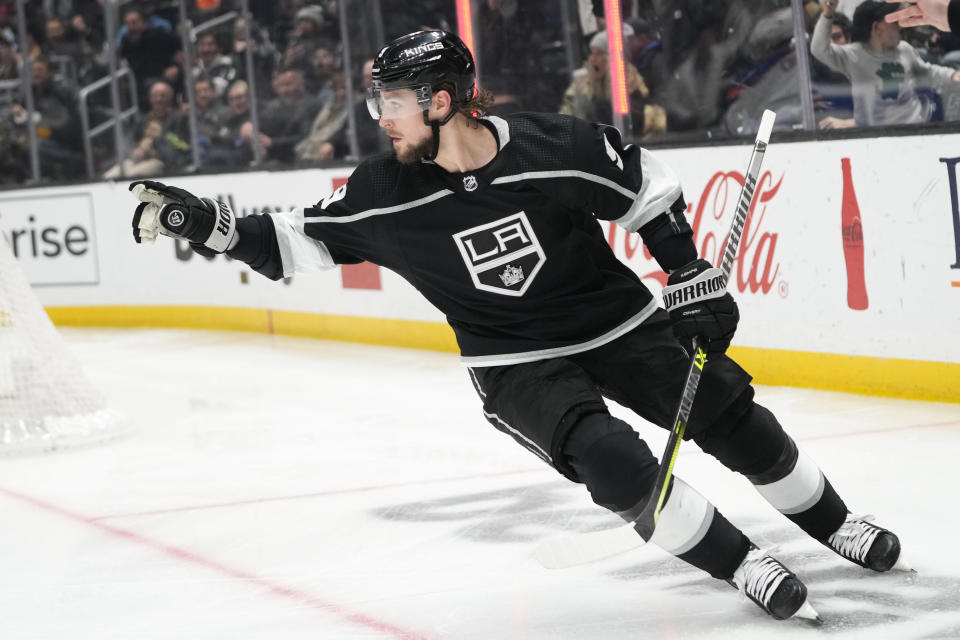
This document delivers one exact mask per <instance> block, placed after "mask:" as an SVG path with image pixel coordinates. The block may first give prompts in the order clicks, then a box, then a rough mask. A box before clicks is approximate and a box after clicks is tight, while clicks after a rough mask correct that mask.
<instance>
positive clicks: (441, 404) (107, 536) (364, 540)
mask: <svg viewBox="0 0 960 640" xmlns="http://www.w3.org/2000/svg"><path fill="white" fill-rule="evenodd" d="M65 333H66V335H67V337H68V340H69V341H70V343H71V345H72V346H73V348H74V351H75V352H76V353H77V355H78V356H79V357H80V359H81V361H82V362H83V363H84V366H85V368H86V370H87V373H88V375H89V376H90V377H91V378H93V380H94V381H95V383H96V384H98V385H99V386H100V387H101V388H102V389H104V390H105V391H106V392H107V394H108V395H109V396H110V400H111V403H112V405H113V406H114V407H115V408H117V409H120V410H122V411H124V412H126V413H128V414H129V415H131V416H133V418H134V420H135V423H136V431H135V433H133V434H132V435H130V436H128V437H126V438H124V439H122V440H118V441H114V442H111V443H107V444H104V445H98V446H93V447H88V448H85V449H78V450H70V451H62V452H58V453H53V454H46V455H34V456H30V457H15V458H2V457H0V639H2V640H27V639H30V640H34V639H36V640H39V639H43V640H60V639H64V640H84V639H87V638H96V639H98V640H106V639H124V640H136V639H142V638H151V639H152V638H157V639H159V638H163V639H166V638H171V639H177V640H180V639H203V640H206V639H220V638H223V639H227V638H229V639H230V640H245V639H252V638H257V639H260V638H263V639H271V640H273V639H277V640H287V639H291V640H293V639H300V638H312V639H315V638H323V639H327V638H390V637H397V638H458V639H459V638H463V639H478V640H479V639H489V638H534V639H536V638H544V639H548V638H549V639H554V638H558V639H570V638H585V639H586V638H589V639H608V638H609V639H615V638H730V639H731V640H753V639H759V638H764V639H766V638H768V637H770V636H771V634H774V633H775V634H776V637H777V638H810V637H813V636H824V637H830V638H832V639H837V640H848V639H850V640H852V639H859V638H863V639H865V640H878V639H881V638H896V639H901V638H958V637H960V554H958V553H957V549H958V543H957V538H958V528H960V515H958V506H957V504H958V502H957V493H958V489H960V471H958V464H960V461H958V452H960V405H948V404H932V403H919V402H908V401H897V400H888V399H879V398H869V397H863V396H854V395H846V394H838V393H825V392H814V391H806V390H795V389H787V388H774V387H761V388H759V390H758V400H759V401H760V402H761V403H763V404H765V405H766V406H768V407H769V408H771V409H772V410H773V411H774V413H776V414H777V415H778V417H779V418H780V421H781V422H782V423H783V424H784V425H785V427H786V428H787V430H788V431H789V432H790V433H791V434H792V435H793V436H794V438H795V439H796V440H797V441H798V443H799V444H800V446H801V447H803V448H804V449H805V450H806V451H807V452H809V453H810V454H811V456H812V457H813V458H814V459H815V460H816V461H817V462H818V463H819V464H820V466H821V467H822V468H823V469H824V470H825V471H826V472H827V475H828V477H829V478H830V479H831V481H832V482H833V484H834V485H835V486H836V487H837V489H838V490H839V491H840V493H841V495H842V496H843V497H844V498H845V499H846V501H847V504H848V505H849V506H850V508H851V509H853V510H854V511H855V512H857V513H873V514H876V515H877V517H878V520H877V521H878V522H879V523H881V524H884V525H886V526H888V527H890V528H891V529H893V530H894V531H895V532H897V533H898V534H899V535H900V537H901V540H902V542H903V544H904V548H905V554H906V556H907V557H908V558H909V560H910V561H911V562H912V564H913V565H914V567H915V568H916V569H917V571H918V573H917V574H906V573H894V574H887V575H878V574H871V573H869V572H867V571H865V570H862V569H860V568H859V567H856V566H854V565H851V564H849V563H846V562H844V561H843V560H841V559H840V558H838V557H836V556H835V555H833V554H832V553H831V552H829V551H828V550H826V549H825V548H824V547H822V546H821V545H819V544H818V543H816V542H814V541H812V540H810V539H809V538H806V537H805V535H804V534H803V533H802V532H801V531H800V530H799V529H797V528H796V527H795V526H794V525H792V524H791V523H790V522H789V521H787V520H786V519H785V518H783V517H781V516H780V515H778V514H777V513H776V512H774V511H773V510H772V508H770V507H769V506H768V505H766V503H765V502H764V501H763V500H762V498H760V496H759V495H758V494H757V493H756V492H755V491H754V490H753V489H752V488H751V487H750V486H749V484H748V483H747V481H746V480H745V479H743V478H742V477H738V476H735V475H734V474H732V473H730V472H728V471H726V470H724V469H723V468H722V467H721V466H720V465H719V464H718V463H716V462H715V461H714V460H713V459H712V458H709V457H708V456H706V455H704V454H702V453H701V452H699V450H697V448H696V446H695V445H693V444H692V443H685V444H684V446H683V449H682V450H681V454H680V459H679V461H678V464H677V472H678V474H679V475H681V476H682V477H684V478H685V479H686V480H687V481H688V482H689V483H690V484H692V485H693V486H694V487H696V488H697V489H698V490H699V491H700V492H701V493H703V494H704V495H706V496H707V497H708V498H710V499H711V500H712V501H713V502H714V503H715V504H716V505H717V506H718V507H719V508H720V509H721V511H722V512H723V513H724V514H725V515H726V516H727V517H728V518H729V519H730V520H732V521H733V522H734V523H736V524H738V525H739V526H740V527H741V528H743V529H744V531H745V532H746V533H747V534H748V535H749V536H751V538H752V539H754V541H755V542H757V543H758V544H760V545H761V546H769V545H778V546H779V551H778V552H777V553H778V556H779V557H780V558H781V559H782V560H783V561H784V562H785V563H786V564H787V565H788V566H790V567H791V568H792V569H793V570H794V571H796V572H797V573H798V574H799V575H800V576H801V577H802V578H803V579H804V580H805V582H806V583H807V585H808V587H809V589H810V597H811V601H812V602H813V604H814V606H816V607H817V609H818V610H819V612H820V614H821V615H822V616H824V618H825V619H826V623H825V624H824V625H823V626H821V627H817V628H814V627H811V626H809V625H807V624H805V623H802V622H798V621H787V622H777V621H774V620H772V619H770V618H768V617H766V616H764V615H763V614H762V613H761V612H760V610H759V609H758V608H757V607H756V606H755V605H753V604H752V603H750V602H748V601H744V600H741V599H740V597H739V596H738V594H737V593H736V592H735V591H734V590H733V589H731V588H730V587H728V586H727V585H726V584H724V583H722V582H719V581H716V580H713V579H712V578H710V577H709V576H707V575H706V574H703V573H700V572H698V571H697V570H695V569H692V568H690V567H689V566H687V565H685V564H683V563H682V562H680V561H678V560H675V559H673V558H672V557H670V556H668V555H666V554H665V553H663V552H661V551H659V550H657V549H655V548H652V547H644V548H640V549H638V550H636V551H634V552H631V553H629V554H625V555H622V556H619V557H617V558H614V559H610V560H607V561H604V562H602V563H598V564H594V565H588V566H585V567H578V568H575V569H568V570H562V571H553V572H551V571H548V570H545V569H543V568H541V567H540V566H539V565H538V564H536V563H535V562H534V561H533V560H532V558H531V555H530V554H531V551H532V550H533V548H534V547H535V545H536V544H537V542H538V541H539V540H542V539H543V538H545V537H547V536H550V535H552V534H555V533H557V532H560V531H563V530H575V529H583V530H585V529H588V528H591V527H598V526H605V525H607V524H609V525H616V524H619V520H618V519H617V518H616V517H615V516H612V515H610V514H608V513H607V512H605V511H603V510H602V509H600V508H599V507H595V506H594V505H593V504H592V503H591V502H590V500H589V497H588V495H587V493H586V492H585V491H584V489H583V488H582V487H581V486H578V485H574V484H571V483H568V482H567V481H565V480H564V479H563V478H561V477H560V476H559V475H557V474H556V472H554V471H552V470H551V469H549V468H548V467H546V466H545V465H544V464H543V463H541V462H540V461H539V460H538V459H536V458H535V457H534V456H532V454H529V453H527V452H526V451H524V450H523V449H521V448H520V447H518V446H516V445H515V444H514V443H513V442H512V441H511V440H510V439H509V437H507V436H505V435H503V434H501V433H499V432H497V431H495V430H494V429H493V428H492V427H490V426H489V425H488V424H487V423H486V422H485V420H484V419H483V417H482V415H481V413H480V405H479V401H478V399H477V398H476V396H475V393H474V391H473V388H472V386H471V385H470V384H469V382H468V379H467V377H466V373H465V371H464V370H463V369H462V368H461V366H460V365H459V363H458V362H457V360H456V358H455V357H454V356H452V355H449V354H436V353H426V352H418V351H407V350H400V349H385V348H379V347H365V346H358V345H347V344H340V343H328V342H319V341H312V340H298V339H291V338H271V337H265V336H256V335H246V334H233V333H214V332H181V331H160V330H157V331H141V330H116V331H106V330H70V331H66V332H65ZM614 413H616V414H617V415H619V416H621V417H623V418H625V419H627V420H628V421H629V422H631V424H633V425H634V426H636V427H637V428H638V430H639V431H640V432H641V433H642V434H643V436H644V437H645V438H646V439H647V440H648V442H650V445H651V447H652V448H653V450H654V451H655V452H657V453H659V452H660V451H661V448H662V443H663V442H664V440H665V438H664V434H663V433H662V432H660V431H659V430H658V429H656V428H655V427H652V426H650V425H648V424H645V423H643V422H642V421H641V420H639V419H638V418H636V417H634V416H632V415H631V414H629V413H628V412H626V411H623V410H622V409H619V408H614Z"/></svg>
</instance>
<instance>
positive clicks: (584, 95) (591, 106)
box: [560, 24, 667, 138]
mask: <svg viewBox="0 0 960 640" xmlns="http://www.w3.org/2000/svg"><path fill="white" fill-rule="evenodd" d="M623 35H624V38H629V37H631V36H632V35H633V28H632V27H631V26H630V25H629V24H624V25H623ZM624 71H625V73H626V81H627V93H628V95H629V99H630V114H631V118H632V124H633V131H634V133H635V134H636V135H638V136H639V135H642V136H643V137H645V138H648V137H650V136H653V135H656V134H659V133H663V132H664V131H666V126H667V123H666V115H665V113H664V111H663V108H662V107H660V106H658V105H655V104H650V103H649V102H648V97H649V95H650V90H649V89H648V88H647V85H646V83H645V82H644V81H643V77H642V76H641V75H640V72H639V71H637V68H636V67H635V66H633V65H632V64H631V63H629V62H627V63H625V64H624ZM560 113H565V114H567V115H572V116H577V117H578V118H583V119H585V120H589V121H591V122H609V121H610V118H611V115H612V113H613V110H612V99H611V88H610V58H609V54H608V49H607V32H606V31H599V32H597V33H596V34H595V35H594V36H593V38H591V39H590V53H589V55H588V56H587V60H586V62H585V63H584V65H583V66H582V67H580V68H579V69H577V70H576V71H574V72H573V82H571V83H570V86H569V87H568V88H567V90H566V92H564V94H563V103H562V104H561V106H560Z"/></svg>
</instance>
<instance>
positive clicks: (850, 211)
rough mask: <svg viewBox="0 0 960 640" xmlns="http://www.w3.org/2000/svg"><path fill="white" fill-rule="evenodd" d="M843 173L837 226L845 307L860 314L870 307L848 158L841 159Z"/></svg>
mask: <svg viewBox="0 0 960 640" xmlns="http://www.w3.org/2000/svg"><path fill="white" fill-rule="evenodd" d="M840 167H841V168H842V170H843V202H842V204H841V205H840V206H841V208H840V224H841V226H842V229H843V258H844V261H845V262H846V264H847V306H848V307H850V308H851V309H857V310H862V309H866V308H867V306H869V302H868V301H867V283H866V280H865V278H864V274H863V227H862V226H861V224H860V205H858V204H857V194H856V192H855V191H854V190H853V177H852V176H851V175H850V158H840Z"/></svg>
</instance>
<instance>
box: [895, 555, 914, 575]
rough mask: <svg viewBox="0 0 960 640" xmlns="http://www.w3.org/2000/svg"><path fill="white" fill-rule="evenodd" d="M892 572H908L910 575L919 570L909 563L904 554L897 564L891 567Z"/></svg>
mask: <svg viewBox="0 0 960 640" xmlns="http://www.w3.org/2000/svg"><path fill="white" fill-rule="evenodd" d="M890 570H891V571H906V572H908V573H916V572H917V570H916V569H914V568H913V566H912V565H911V564H910V563H909V562H907V560H906V558H904V557H903V552H901V553H900V557H899V558H897V562H896V563H895V564H894V565H893V566H892V567H890Z"/></svg>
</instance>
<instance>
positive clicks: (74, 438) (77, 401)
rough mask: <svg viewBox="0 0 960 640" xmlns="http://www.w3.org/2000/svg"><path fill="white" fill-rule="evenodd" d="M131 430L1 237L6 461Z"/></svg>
mask: <svg viewBox="0 0 960 640" xmlns="http://www.w3.org/2000/svg"><path fill="white" fill-rule="evenodd" d="M126 431H127V422H126V420H124V419H123V418H122V417H121V416H120V415H119V414H116V413H114V412H113V411H111V410H110V409H109V408H108V407H107V403H106V398H105V397H104V396H103V394H102V393H100V391H99V390H98V389H96V388H95V387H94V386H93V385H92V384H91V383H90V381H89V380H88V379H87V377H86V375H85V374H84V372H83V368H82V367H81V366H80V362H79V361H78V360H77V359H76V357H74V355H73V354H72V353H71V351H70V349H69V347H68V346H67V344H66V341H64V339H63V337H62V336H61V335H60V333H59V332H58V331H57V329H56V328H55V327H54V326H53V322H51V321H50V317H49V316H48V315H47V313H46V311H44V309H43V307H42V306H41V304H40V301H39V300H38V299H37V296H36V295H35V294H34V292H33V290H32V289H31V288H30V284H29V282H28V281H27V278H26V275H25V274H24V272H23V270H22V269H21V268H20V265H19V264H18V263H17V259H16V258H15V257H14V255H13V252H12V251H11V249H10V247H9V245H8V243H7V240H6V238H5V237H4V236H3V235H2V234H0V456H2V455H7V454H17V453H24V452H34V451H52V450H56V449H62V448H67V447H74V446H81V445H86V444H92V443H95V442H100V441H103V440H108V439H110V438H114V437H116V436H118V435H121V434H123V433H125V432H126Z"/></svg>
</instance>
